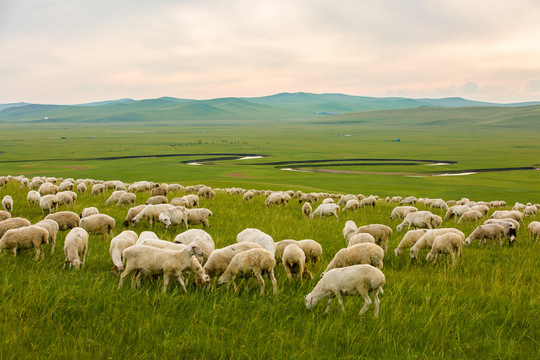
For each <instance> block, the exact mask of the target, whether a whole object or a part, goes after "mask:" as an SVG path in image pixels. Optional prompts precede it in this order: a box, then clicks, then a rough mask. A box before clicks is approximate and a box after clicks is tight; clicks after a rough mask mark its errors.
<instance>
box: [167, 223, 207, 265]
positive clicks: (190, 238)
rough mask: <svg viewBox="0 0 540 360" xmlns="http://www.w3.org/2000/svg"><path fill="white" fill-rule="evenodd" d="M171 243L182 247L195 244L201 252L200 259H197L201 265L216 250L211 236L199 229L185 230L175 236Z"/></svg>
mask: <svg viewBox="0 0 540 360" xmlns="http://www.w3.org/2000/svg"><path fill="white" fill-rule="evenodd" d="M173 242H174V243H176V244H184V245H189V244H197V245H198V246H199V248H200V249H201V252H202V255H201V257H200V258H198V259H199V262H200V263H201V265H204V264H205V263H206V261H207V260H208V257H209V256H210V254H211V253H212V252H213V251H214V250H215V249H216V246H215V244H214V240H213V239H212V236H210V234H209V233H207V232H206V231H204V230H200V229H190V230H186V231H184V232H183V233H181V234H178V235H176V237H175V238H174V240H173Z"/></svg>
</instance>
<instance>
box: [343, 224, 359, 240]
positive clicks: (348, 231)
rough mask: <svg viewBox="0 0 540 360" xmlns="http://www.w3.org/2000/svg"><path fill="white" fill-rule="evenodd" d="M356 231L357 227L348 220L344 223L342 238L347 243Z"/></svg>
mask: <svg viewBox="0 0 540 360" xmlns="http://www.w3.org/2000/svg"><path fill="white" fill-rule="evenodd" d="M356 230H358V226H356V224H355V223H354V221H352V220H348V221H347V222H346V223H345V226H344V227H343V237H344V238H345V241H347V243H349V240H350V239H351V237H352V236H353V235H354V233H355V232H356Z"/></svg>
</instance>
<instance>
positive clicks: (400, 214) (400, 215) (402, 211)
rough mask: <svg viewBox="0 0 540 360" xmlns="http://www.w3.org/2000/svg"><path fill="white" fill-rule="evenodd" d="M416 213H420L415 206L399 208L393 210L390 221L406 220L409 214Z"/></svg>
mask: <svg viewBox="0 0 540 360" xmlns="http://www.w3.org/2000/svg"><path fill="white" fill-rule="evenodd" d="M416 211H418V209H417V208H415V207H414V206H398V207H395V208H394V209H393V210H392V213H391V214H390V219H391V220H394V219H404V218H405V216H407V214H408V213H411V212H416Z"/></svg>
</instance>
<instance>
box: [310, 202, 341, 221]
mask: <svg viewBox="0 0 540 360" xmlns="http://www.w3.org/2000/svg"><path fill="white" fill-rule="evenodd" d="M338 212H339V205H338V204H321V205H319V206H317V208H316V209H315V211H314V212H313V213H312V214H311V215H310V216H309V217H310V218H314V217H315V216H317V215H319V218H321V217H323V216H334V217H335V218H336V221H339V217H338Z"/></svg>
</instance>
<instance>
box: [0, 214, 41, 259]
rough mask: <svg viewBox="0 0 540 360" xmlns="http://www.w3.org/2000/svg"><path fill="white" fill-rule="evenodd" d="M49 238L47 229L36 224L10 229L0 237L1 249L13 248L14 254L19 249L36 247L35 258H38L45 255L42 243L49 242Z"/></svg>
mask: <svg viewBox="0 0 540 360" xmlns="http://www.w3.org/2000/svg"><path fill="white" fill-rule="evenodd" d="M5 221H8V220H5ZM48 238H49V233H48V232H47V230H45V229H43V228H42V227H39V226H35V225H30V226H23V227H19V228H15V229H9V230H7V231H6V232H5V233H4V234H3V235H2V237H1V238H0V250H2V249H8V250H13V255H17V250H24V249H32V248H34V249H36V256H35V259H36V260H38V259H39V258H40V256H41V258H44V257H45V253H44V252H43V247H42V245H43V244H47V243H48Z"/></svg>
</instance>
